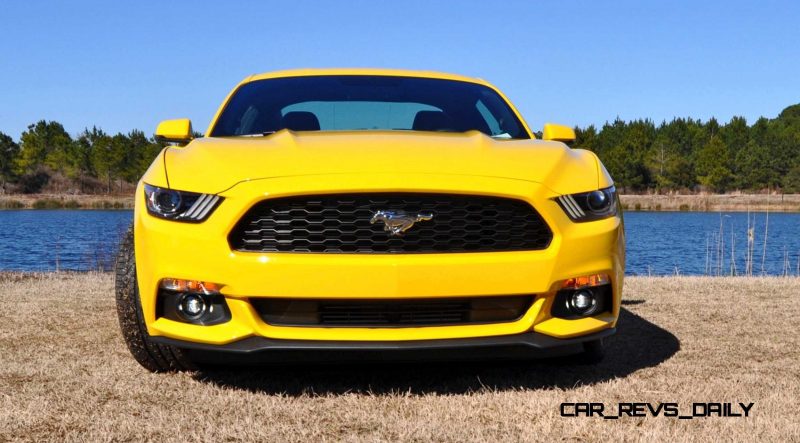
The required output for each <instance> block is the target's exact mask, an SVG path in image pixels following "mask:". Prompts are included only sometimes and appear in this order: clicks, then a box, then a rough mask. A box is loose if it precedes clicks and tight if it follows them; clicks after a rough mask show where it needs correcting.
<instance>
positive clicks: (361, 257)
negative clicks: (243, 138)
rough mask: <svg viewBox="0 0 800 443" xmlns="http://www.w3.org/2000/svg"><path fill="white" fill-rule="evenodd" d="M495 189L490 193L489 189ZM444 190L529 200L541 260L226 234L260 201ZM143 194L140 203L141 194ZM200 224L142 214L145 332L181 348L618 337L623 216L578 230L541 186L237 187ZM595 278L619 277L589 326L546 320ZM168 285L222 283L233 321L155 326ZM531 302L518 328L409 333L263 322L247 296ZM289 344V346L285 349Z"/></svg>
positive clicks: (462, 179) (494, 182) (284, 182)
mask: <svg viewBox="0 0 800 443" xmlns="http://www.w3.org/2000/svg"><path fill="white" fill-rule="evenodd" d="M487 190H491V192H487ZM401 191H402V192H437V193H448V192H450V193H458V194H478V195H495V196H500V197H509V198H517V199H521V200H525V201H528V202H529V203H530V204H532V205H533V206H534V207H535V208H536V209H537V210H538V211H539V213H540V214H541V215H542V217H543V218H544V219H545V221H546V222H547V223H548V225H549V226H550V227H551V229H552V231H553V240H552V242H551V244H550V246H549V247H548V248H547V249H544V250H539V251H515V252H490V253H450V254H380V255H378V254H312V253H297V254H294V253H252V252H237V251H232V250H231V249H230V247H229V245H228V242H227V237H228V233H229V232H230V230H231V229H233V227H234V225H235V224H236V222H237V221H238V220H239V219H240V218H241V216H242V215H243V214H244V213H245V212H246V211H247V210H248V209H249V208H250V207H251V206H252V205H253V204H255V203H257V202H258V201H261V200H263V199H265V198H272V197H283V196H290V195H298V194H319V193H327V194H334V193H352V192H401ZM141 192H142V191H141V187H140V189H138V190H137V198H138V196H141V195H142V194H141ZM220 195H221V196H222V197H224V198H225V200H224V201H223V203H222V204H221V205H220V206H219V207H218V208H217V209H216V210H215V212H214V213H213V214H212V215H211V216H210V217H209V219H208V220H206V221H205V222H203V223H199V224H187V223H178V222H173V221H168V220H162V219H157V218H154V217H151V216H149V215H148V214H147V211H146V210H145V209H144V208H143V207H142V206H143V205H140V204H139V205H137V208H136V211H135V221H134V233H135V245H136V266H137V280H138V284H139V290H140V297H141V304H142V309H143V312H144V318H145V323H146V325H147V329H148V333H149V334H150V335H151V336H153V337H163V338H165V339H174V340H180V341H181V342H182V343H201V344H208V345H215V346H220V345H228V344H231V343H235V342H241V341H242V340H244V339H249V338H251V337H256V338H264V339H270V340H290V341H292V343H295V342H303V341H314V342H330V343H334V342H373V343H380V342H383V343H393V342H407V341H409V342H415V341H428V340H430V341H434V340H450V339H474V338H478V337H499V336H515V335H520V334H525V333H530V332H535V333H537V334H540V335H542V336H547V337H552V338H555V339H568V338H574V337H580V336H586V335H587V334H593V333H597V332H599V331H604V330H608V329H610V328H613V327H614V326H615V324H616V319H617V316H618V313H619V300H620V295H621V287H622V278H623V267H624V237H623V235H624V234H623V228H622V222H621V219H620V218H618V217H614V218H609V219H606V220H600V221H596V222H590V223H573V222H572V221H570V220H569V218H568V217H567V216H566V214H564V212H563V211H562V209H561V208H560V207H559V206H558V204H557V203H556V202H554V201H553V200H552V199H553V198H554V197H556V196H558V194H556V193H554V192H553V191H551V190H550V189H548V188H547V187H545V186H542V185H539V184H536V183H532V182H525V181H520V180H511V179H501V178H491V177H471V176H453V175H431V174H416V175H415V174H398V175H393V174H355V175H346V176H343V175H321V176H307V177H285V178H273V179H264V180H253V181H249V182H244V183H240V184H238V185H237V186H234V187H233V188H231V189H229V190H227V191H225V192H223V193H221V194H220ZM593 273H607V274H609V275H610V276H611V278H612V286H613V297H612V298H613V303H612V304H613V308H612V310H611V311H610V312H605V313H602V314H599V315H597V316H594V317H588V318H581V319H576V320H565V319H561V318H553V317H551V316H550V305H551V304H552V300H553V297H554V295H555V292H556V291H557V290H558V288H559V284H560V282H562V281H563V280H565V279H568V278H571V277H576V276H580V275H587V274H593ZM162 278H180V279H189V280H203V281H211V282H215V283H219V284H221V285H223V287H222V290H221V292H222V294H223V295H224V296H225V299H226V302H227V304H228V307H229V308H230V311H231V320H230V321H228V322H226V323H223V324H218V325H213V326H199V325H192V324H188V323H182V322H178V321H173V320H169V319H166V318H163V317H162V318H156V309H155V305H156V303H155V300H156V293H157V286H158V282H159V281H160V280H161V279H162ZM513 294H535V295H536V300H535V302H534V303H533V305H532V306H531V307H530V309H529V310H528V311H527V312H526V313H525V315H523V316H522V317H521V318H519V319H517V320H516V321H513V322H506V323H497V324H475V325H455V326H432V327H413V328H412V327H409V328H375V327H370V328H354V327H336V328H330V327H328V328H323V327H290V326H275V325H270V324H266V323H264V322H263V321H262V320H261V318H260V316H259V315H258V313H257V312H256V311H255V310H254V308H253V307H252V305H251V304H250V302H249V299H251V298H254V297H281V298H348V299H353V298H356V299H357V298H363V299H388V298H391V299H398V298H409V299H412V298H429V297H466V296H490V295H513ZM287 343H288V342H287Z"/></svg>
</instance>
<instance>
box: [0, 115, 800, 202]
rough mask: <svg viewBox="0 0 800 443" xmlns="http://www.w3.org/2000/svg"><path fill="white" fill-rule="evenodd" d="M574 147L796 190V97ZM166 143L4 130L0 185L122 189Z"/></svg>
mask: <svg viewBox="0 0 800 443" xmlns="http://www.w3.org/2000/svg"><path fill="white" fill-rule="evenodd" d="M575 133H576V137H577V138H576V140H575V142H574V143H573V145H572V146H573V147H575V148H584V149H589V150H592V151H595V152H596V153H597V154H598V156H599V157H600V159H601V160H602V161H603V163H604V164H605V165H606V168H608V170H609V172H610V173H611V175H612V176H613V177H614V181H615V182H616V184H617V187H618V188H620V189H621V190H623V191H624V192H644V191H655V192H666V191H681V192H697V191H711V192H729V191H734V190H743V191H758V190H763V189H776V190H781V191H783V192H787V193H800V104H799V105H793V106H790V107H788V108H786V109H784V110H783V111H782V112H781V113H780V115H779V116H778V117H777V118H775V119H767V118H764V117H762V118H759V119H758V120H756V121H755V122H754V123H753V124H752V125H749V124H748V123H747V121H746V120H745V119H744V118H743V117H734V118H732V119H731V120H730V121H729V122H727V123H725V124H721V123H719V122H718V121H717V120H716V119H714V118H711V119H710V120H708V121H706V122H703V121H700V120H695V119H692V118H675V119H673V120H672V121H669V122H666V121H665V122H662V123H661V124H659V125H656V124H655V123H654V122H653V121H652V120H647V119H645V120H633V121H623V120H620V119H616V120H615V121H613V122H607V123H605V124H604V125H603V126H602V127H600V128H599V129H598V128H597V127H595V126H593V125H591V126H588V127H585V128H575ZM162 148H163V146H162V145H160V144H159V143H157V142H156V141H155V140H154V139H153V138H152V137H148V136H146V135H145V133H144V132H142V131H139V130H133V131H131V132H129V133H127V134H123V133H118V134H114V135H111V134H108V133H105V132H104V131H102V130H101V129H98V128H96V127H93V128H92V129H88V128H87V129H84V130H83V132H81V133H79V134H78V135H77V136H75V137H72V136H70V134H69V133H67V131H65V130H64V127H63V126H62V125H61V124H60V123H58V122H55V121H44V120H42V121H39V122H37V123H35V124H32V125H30V126H28V128H27V130H26V131H24V132H23V133H22V134H21V136H20V138H19V141H16V140H14V139H13V138H12V137H11V136H9V135H7V134H4V133H2V132H0V193H3V192H6V193H13V192H16V193H38V192H53V193H89V194H100V193H121V192H128V191H130V189H132V187H133V185H134V184H135V183H136V181H137V180H138V179H139V177H141V175H142V174H143V173H144V171H145V170H146V169H147V167H148V166H149V165H150V163H151V162H152V161H153V158H155V156H156V155H157V154H158V152H159V151H160V150H161V149H162Z"/></svg>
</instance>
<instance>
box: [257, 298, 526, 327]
mask: <svg viewBox="0 0 800 443" xmlns="http://www.w3.org/2000/svg"><path fill="white" fill-rule="evenodd" d="M533 300H534V297H533V296H531V295H514V296H492V297H468V298H436V299H419V300H409V299H403V300H397V299H390V300H320V299H289V298H257V299H252V300H251V303H252V304H253V307H254V308H255V309H256V311H257V312H258V313H259V314H260V315H261V318H262V319H263V320H264V322H266V323H268V324H271V325H282V326H319V325H322V326H349V327H359V326H362V327H366V326H386V327H403V326H435V325H455V324H480V323H502V322H510V321H515V320H517V319H519V318H520V317H522V316H523V315H524V314H525V312H527V311H528V309H529V308H530V306H531V304H532V303H533Z"/></svg>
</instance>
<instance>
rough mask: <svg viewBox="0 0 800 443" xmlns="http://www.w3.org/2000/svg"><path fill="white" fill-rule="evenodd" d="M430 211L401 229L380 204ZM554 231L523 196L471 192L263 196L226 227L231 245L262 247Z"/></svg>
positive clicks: (439, 244) (467, 240)
mask: <svg viewBox="0 0 800 443" xmlns="http://www.w3.org/2000/svg"><path fill="white" fill-rule="evenodd" d="M380 210H383V211H403V212H405V213H408V214H418V213H421V212H430V213H432V214H433V218H432V219H430V220H425V221H419V222H417V223H416V224H415V225H414V226H413V227H411V228H410V229H409V230H408V231H406V232H405V233H404V234H403V235H402V236H391V235H390V233H389V232H386V231H385V230H384V226H385V225H384V223H382V222H378V223H375V224H372V223H370V220H371V219H372V216H373V215H374V214H375V212H377V211H380ZM552 237H553V235H552V232H551V231H550V228H549V227H548V226H547V224H546V223H545V222H544V220H542V217H541V216H540V215H539V213H538V212H536V210H535V209H534V208H533V207H532V206H531V205H529V204H528V203H526V202H524V201H522V200H515V199H508V198H499V197H486V196H475V195H440V194H354V195H323V196H318V195H317V196H300V197H287V198H276V199H270V200H264V201H262V202H260V203H258V204H256V205H255V206H253V207H252V208H251V209H250V210H249V211H248V212H247V213H246V214H245V215H244V217H242V219H241V220H240V221H239V223H238V224H237V225H236V227H235V228H234V229H233V231H232V232H231V234H230V236H229V238H228V240H229V242H230V245H231V247H232V248H233V249H235V250H240V251H260V252H340V253H375V252H378V253H422V252H486V251H519V250H535V249H544V248H546V247H547V246H548V245H549V244H550V240H551V239H552Z"/></svg>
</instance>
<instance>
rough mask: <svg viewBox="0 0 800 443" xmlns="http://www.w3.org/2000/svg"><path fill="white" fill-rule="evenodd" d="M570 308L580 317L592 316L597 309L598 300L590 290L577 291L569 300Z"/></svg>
mask: <svg viewBox="0 0 800 443" xmlns="http://www.w3.org/2000/svg"><path fill="white" fill-rule="evenodd" d="M569 308H570V309H571V310H572V311H573V312H574V313H576V314H579V315H590V314H592V313H593V312H594V311H595V308H597V298H596V297H595V296H594V293H593V292H592V291H590V290H588V289H582V290H580V291H576V292H575V293H574V294H572V296H571V297H570V298H569Z"/></svg>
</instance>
